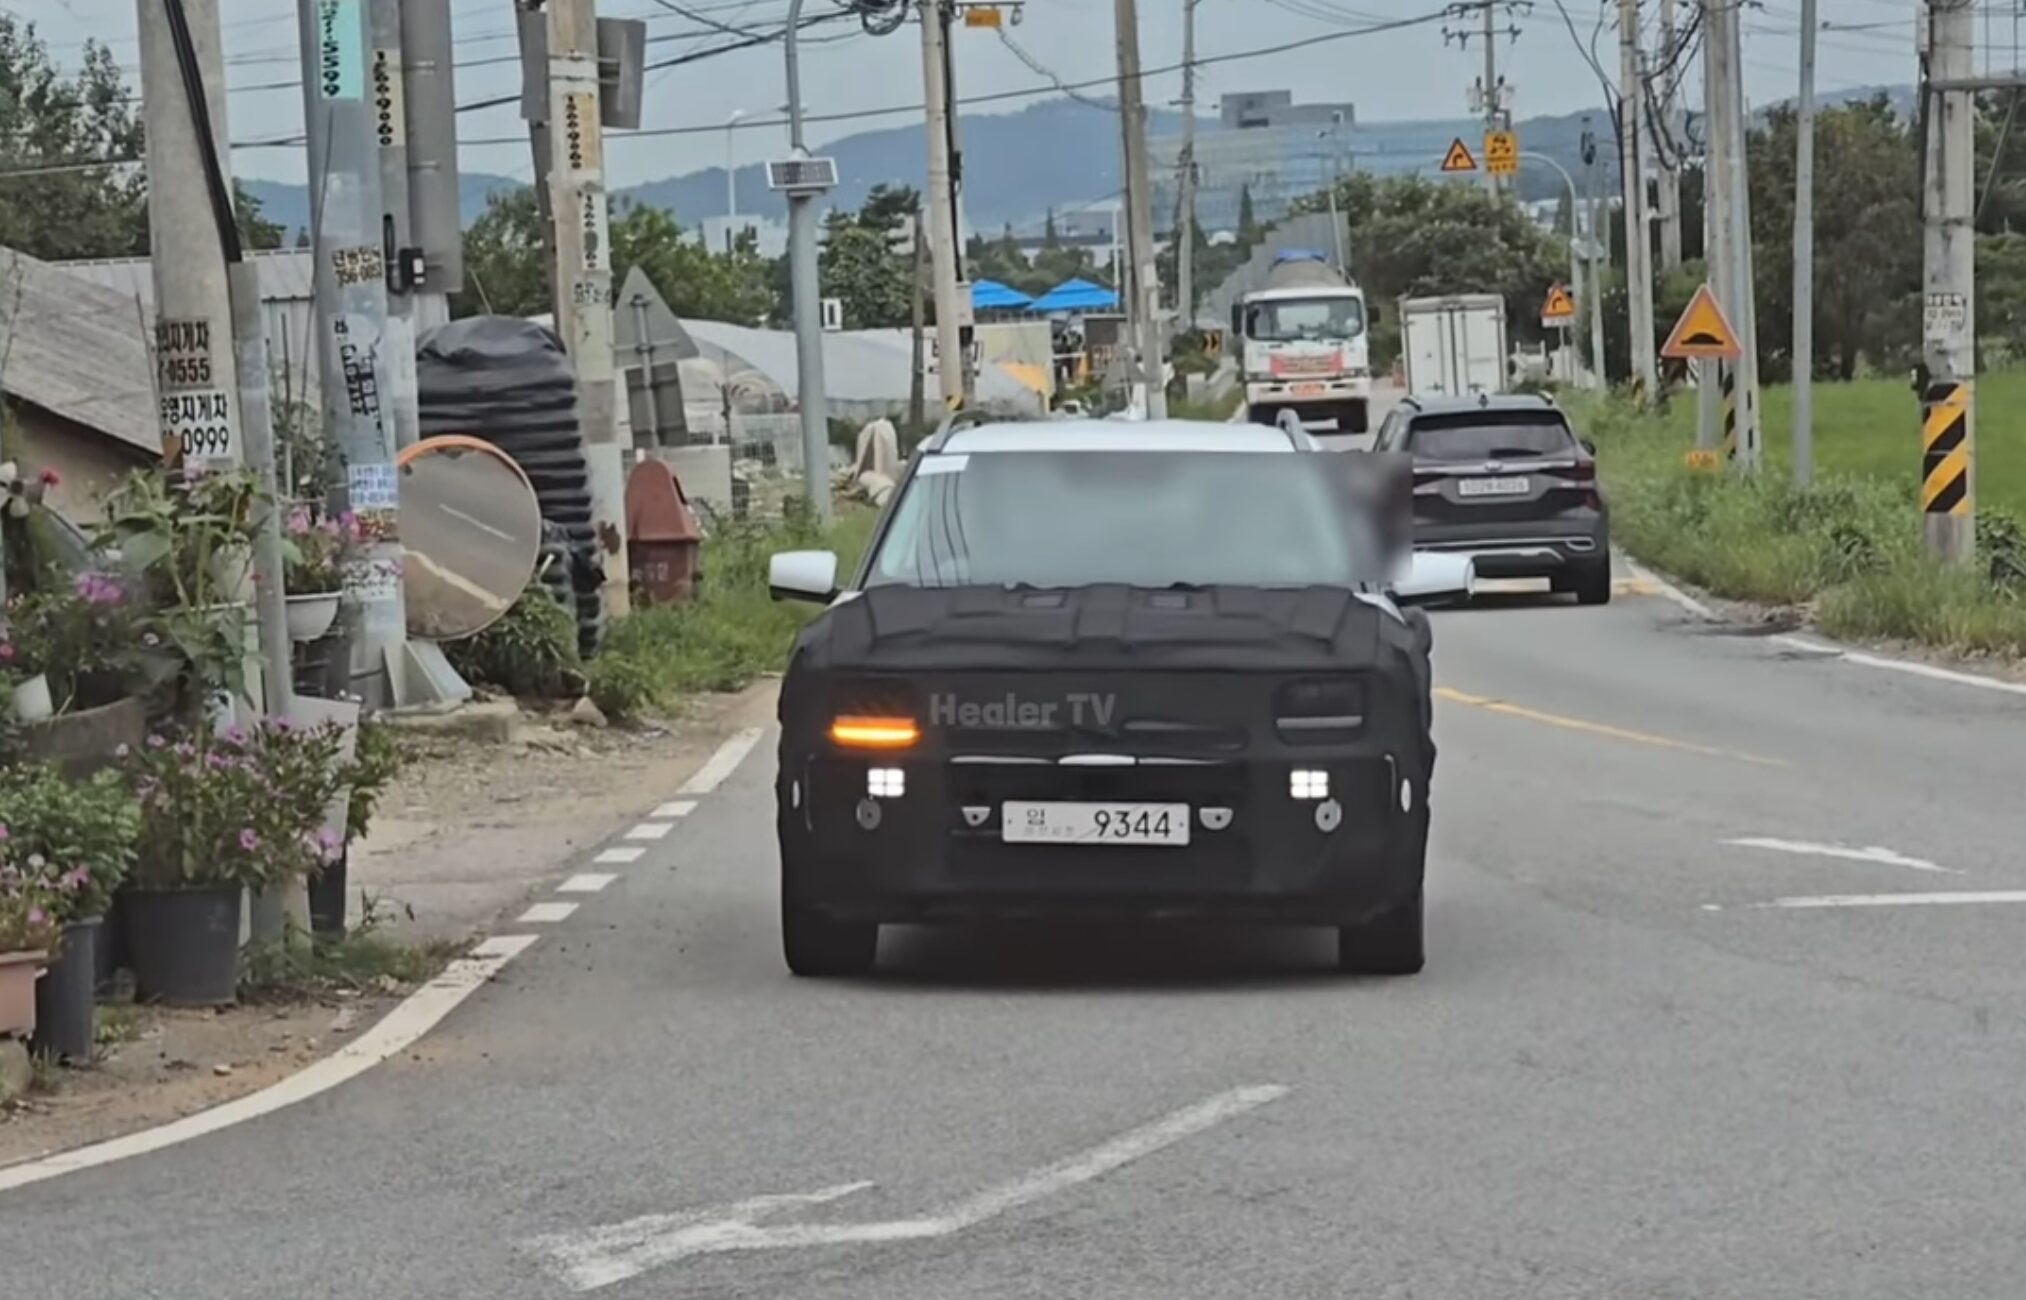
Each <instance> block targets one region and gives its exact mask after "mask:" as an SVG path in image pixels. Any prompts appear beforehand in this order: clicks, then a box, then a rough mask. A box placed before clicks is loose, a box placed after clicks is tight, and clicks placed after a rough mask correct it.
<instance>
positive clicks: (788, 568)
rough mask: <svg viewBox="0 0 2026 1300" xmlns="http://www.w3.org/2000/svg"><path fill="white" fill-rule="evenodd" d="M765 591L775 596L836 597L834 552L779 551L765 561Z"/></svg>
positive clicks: (819, 600) (821, 599)
mask: <svg viewBox="0 0 2026 1300" xmlns="http://www.w3.org/2000/svg"><path fill="white" fill-rule="evenodd" d="M767 592H768V594H769V595H771V596H772V597H773V598H774V599H775V600H813V601H815V602H817V603H818V604H823V605H827V604H829V603H830V602H831V601H832V600H835V599H836V598H837V553H836V552H835V551H781V552H779V553H778V554H776V555H774V556H772V557H771V558H769V559H768V561H767Z"/></svg>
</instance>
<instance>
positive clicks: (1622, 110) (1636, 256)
mask: <svg viewBox="0 0 2026 1300" xmlns="http://www.w3.org/2000/svg"><path fill="white" fill-rule="evenodd" d="M1639 65H1640V56H1639V0H1618V133H1619V135H1620V137H1621V144H1622V149H1621V154H1622V162H1621V166H1622V167H1623V169H1624V181H1625V289H1626V293H1627V294H1628V295H1629V297H1628V302H1629V304H1630V312H1629V315H1630V318H1631V328H1630V333H1631V341H1630V342H1631V348H1632V381H1633V383H1634V384H1635V385H1637V387H1638V390H1639V400H1640V402H1641V404H1645V403H1650V402H1652V401H1653V400H1655V398H1656V396H1657V395H1658V394H1657V390H1658V388H1659V382H1660V374H1659V365H1658V361H1657V358H1656V356H1655V353H1656V351H1657V348H1656V346H1655V344H1654V339H1653V243H1652V232H1651V231H1649V230H1648V229H1647V223H1646V168H1645V148H1644V145H1645V118H1646V115H1645V114H1644V113H1642V112H1641V111H1640V90H1641V81H1640V71H1641V69H1640V66H1639Z"/></svg>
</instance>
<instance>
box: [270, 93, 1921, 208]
mask: <svg viewBox="0 0 2026 1300" xmlns="http://www.w3.org/2000/svg"><path fill="white" fill-rule="evenodd" d="M1880 93H1883V94H1886V95H1888V96H1890V97H1891V98H1892V99H1893V101H1894V102H1895V104H1896V105H1898V106H1899V107H1900V109H1901V111H1902V112H1906V111H1909V108H1910V105H1911V103H1912V97H1913V92H1912V91H1911V90H1910V89H1909V88H1907V87H1904V86H1890V87H1887V86H1878V87H1865V88H1862V89H1855V90H1848V91H1843V92H1841V93H1839V94H1837V95H1836V96H1835V97H1834V99H1835V100H1836V101H1849V100H1857V99H1866V98H1869V97H1871V96H1873V95H1875V94H1880ZM1825 98H1826V97H1825ZM1764 111H1765V110H1764V109H1761V110H1759V113H1760V114H1763V112H1764ZM1181 126H1182V118H1181V115H1180V114H1179V113H1176V112H1172V111H1169V110H1164V109H1157V110H1151V111H1150V112H1149V114H1148V133H1149V134H1150V135H1151V136H1154V137H1162V136H1169V135H1173V134H1175V133H1178V132H1179V131H1180V130H1181ZM1211 129H1214V123H1207V122H1206V123H1203V124H1201V125H1199V127H1198V130H1199V131H1207V130H1211ZM1586 129H1588V130H1592V131H1594V132H1595V133H1596V135H1597V137H1598V139H1597V162H1598V165H1599V167H1600V171H1601V174H1600V175H1599V177H1598V184H1599V185H1600V186H1602V187H1603V188H1604V192H1605V193H1607V194H1608V193H1611V192H1613V190H1614V189H1615V187H1616V184H1617V172H1618V168H1617V161H1618V159H1617V146H1616V143H1615V137H1614V135H1613V131H1612V124H1611V118H1610V115H1609V114H1608V113H1607V112H1606V111H1605V110H1604V109H1603V108H1601V107H1600V108H1599V109H1598V110H1597V111H1595V112H1594V113H1590V114H1583V113H1571V114H1565V115H1562V116H1559V117H1535V118H1528V119H1525V120H1523V121H1521V122H1519V123H1518V124H1517V125H1516V127H1515V130H1516V132H1517V134H1518V135H1519V138H1520V142H1521V146H1520V147H1521V148H1522V149H1523V150H1525V151H1527V152H1530V153H1538V154H1542V155H1545V156H1546V157H1548V158H1550V159H1552V160H1553V161H1554V162H1556V163H1558V164H1560V165H1561V166H1562V167H1563V168H1565V169H1566V170H1567V171H1568V172H1569V173H1570V175H1571V176H1572V177H1574V178H1576V180H1577V183H1578V184H1579V185H1580V184H1582V183H1583V181H1582V177H1583V160H1582V139H1583V133H1584V131H1585V130H1586ZM1481 130H1482V127H1481V125H1480V124H1479V123H1477V122H1476V121H1474V120H1470V119H1456V120H1450V121H1437V122H1426V121H1423V122H1358V123H1356V124H1355V125H1354V126H1352V127H1351V128H1349V131H1348V136H1347V143H1348V145H1349V149H1350V152H1351V154H1352V157H1353V159H1354V160H1355V161H1356V163H1357V164H1358V165H1360V166H1365V167H1369V168H1370V169H1372V170H1375V171H1422V172H1424V173H1426V174H1431V175H1433V174H1438V173H1436V172H1435V165H1436V163H1437V162H1438V161H1439V153H1440V148H1441V146H1440V144H1439V140H1440V138H1442V137H1446V136H1452V135H1453V136H1455V137H1457V138H1460V139H1463V140H1465V141H1468V142H1470V144H1471V145H1472V146H1473V149H1474V147H1475V145H1476V143H1477V141H1478V138H1479V135H1480V133H1481ZM958 136H959V143H960V148H961V150H962V155H963V161H964V175H963V177H962V184H963V204H964V215H965V217H966V218H967V220H968V222H969V224H970V225H971V227H972V228H973V229H975V230H980V231H985V232H988V233H989V232H996V231H998V230H1000V229H1001V228H1003V227H1005V226H1007V225H1012V226H1014V227H1015V228H1016V229H1019V230H1022V231H1023V232H1024V231H1030V230H1034V229H1037V228H1038V227H1039V226H1040V224H1041V223H1042V222H1043V220H1044V219H1045V217H1046V214H1048V213H1049V212H1051V211H1072V210H1074V209H1076V208H1078V207H1081V206H1085V205H1092V204H1097V203H1104V202H1108V201H1109V200H1111V199H1112V198H1113V197H1114V196H1116V195H1117V194H1118V192H1119V189H1120V188H1121V186H1120V180H1119V138H1118V119H1117V115H1116V113H1115V112H1114V111H1112V110H1110V109H1107V108H1104V107H1099V106H1097V105H1095V104H1092V103H1085V102H1082V101H1079V100H1075V99H1069V98H1066V97H1065V98H1056V99H1049V100H1044V101H1041V102H1039V103H1035V104H1030V105H1028V106H1027V107H1026V108H1023V109H1021V110H1019V111H1017V112H1011V113H996V114H984V113H978V114H964V115H962V116H961V118H960V121H959V124H958ZM1431 149H1432V150H1433V151H1434V154H1433V156H1424V155H1429V154H1430V151H1431ZM822 152H823V153H825V154H827V155H829V156H830V157H833V158H835V159H836V160H837V172H838V179H839V186H838V188H837V190H836V191H835V192H833V193H832V194H831V195H830V196H829V198H828V200H827V202H828V203H829V204H831V205H835V206H841V207H845V208H855V207H857V206H858V204H859V203H860V202H862V201H863V200H864V198H865V195H866V194H867V192H868V191H870V190H871V189H872V187H873V186H874V185H877V184H881V183H885V184H889V185H891V184H895V183H900V184H908V185H914V186H917V187H920V186H922V185H923V181H924V172H925V170H926V158H927V148H926V145H925V143H924V140H923V127H922V125H921V124H920V123H911V124H909V125H906V126H895V127H888V128H883V129H880V130H876V131H862V132H859V133H857V134H853V135H848V136H844V137H842V138H841V139H838V140H835V141H833V142H832V143H830V144H829V145H827V146H825V147H824V149H823V150H822ZM243 184H244V186H245V188H246V190H247V192H248V193H250V194H251V195H252V196H253V197H254V198H256V199H258V200H259V201H260V204H261V209H262V215H263V216H265V217H266V218H267V219H269V220H271V221H275V222H277V223H279V224H281V225H282V226H283V227H285V228H286V229H287V230H288V231H289V232H290V236H291V238H293V236H294V233H295V232H296V231H298V230H300V229H301V228H302V227H304V226H305V225H307V223H308V221H309V202H308V196H307V191H306V189H305V187H303V186H301V185H290V184H283V183H278V182H274V181H263V180H247V181H245V182H243ZM523 184H524V182H522V181H518V180H516V179H514V178H512V177H509V176H500V175H494V174H490V173H486V172H467V173H465V174H464V175H463V176H462V177H461V178H460V196H461V201H462V207H463V216H464V221H465V224H466V225H469V224H470V223H471V222H472V221H474V220H476V219H477V217H478V216H479V214H481V213H482V212H484V211H485V205H486V201H487V199H488V198H489V197H490V196H491V195H493V194H496V193H501V192H510V191H512V190H515V189H518V188H520V187H521V186H522V185H523ZM737 185H738V207H739V211H740V212H742V213H748V214H753V213H759V214H767V215H770V216H771V215H775V214H779V213H781V212H783V210H784V208H785V205H784V203H783V201H782V200H781V198H780V197H778V196H777V195H775V194H772V193H770V192H769V191H768V189H767V186H766V175H765V170H764V164H763V163H760V162H754V163H751V164H746V165H741V166H740V167H739V168H738V175H737ZM1563 192H1564V185H1563V181H1562V179H1561V177H1560V176H1559V175H1557V174H1556V173H1555V172H1554V171H1553V170H1552V169H1543V168H1539V167H1524V166H1523V167H1522V168H1521V169H1520V174H1519V193H1520V196H1521V197H1522V198H1525V199H1553V198H1558V197H1560V195H1561V194H1562V193H1563ZM616 194H617V195H618V196H620V197H623V198H626V199H630V200H632V201H634V202H638V203H645V204H652V205H655V206H659V207H663V208H667V209H668V210H669V211H671V212H673V213H674V214H675V217H676V219H677V220H678V221H680V222H682V223H683V224H684V225H686V226H695V225H696V224H698V223H699V222H700V221H701V220H703V219H705V218H710V217H721V216H723V215H725V170H724V168H722V167H707V168H703V169H701V170H698V171H692V172H688V173H685V174H683V175H681V176H671V177H668V178H666V179H663V180H656V181H647V182H645V183H642V184H639V185H633V186H628V187H625V188H623V189H620V190H618V191H616Z"/></svg>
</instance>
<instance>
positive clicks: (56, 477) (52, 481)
mask: <svg viewBox="0 0 2026 1300" xmlns="http://www.w3.org/2000/svg"><path fill="white" fill-rule="evenodd" d="M36 477H37V478H39V479H41V480H42V486H44V487H55V486H56V485H57V484H59V483H61V482H63V475H61V474H59V473H57V472H56V471H55V470H53V469H46V470H43V471H42V473H40V474H38V475H36Z"/></svg>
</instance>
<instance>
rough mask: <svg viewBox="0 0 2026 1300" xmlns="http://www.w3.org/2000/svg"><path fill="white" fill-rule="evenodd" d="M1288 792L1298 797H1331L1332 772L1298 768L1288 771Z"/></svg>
mask: <svg viewBox="0 0 2026 1300" xmlns="http://www.w3.org/2000/svg"><path fill="white" fill-rule="evenodd" d="M1287 792H1288V794H1289V795H1290V796H1291V797H1293V798H1296V799H1327V798H1329V797H1330V774H1329V773H1328V772H1322V771H1310V770H1307V769H1304V768H1296V769H1295V770H1294V771H1292V772H1290V773H1288V780H1287Z"/></svg>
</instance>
